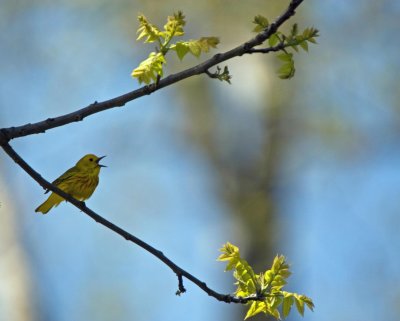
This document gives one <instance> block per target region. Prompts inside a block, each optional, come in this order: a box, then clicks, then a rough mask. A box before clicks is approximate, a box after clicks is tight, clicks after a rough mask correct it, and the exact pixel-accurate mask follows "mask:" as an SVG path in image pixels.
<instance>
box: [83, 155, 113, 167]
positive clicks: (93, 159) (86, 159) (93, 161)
mask: <svg viewBox="0 0 400 321" xmlns="http://www.w3.org/2000/svg"><path fill="white" fill-rule="evenodd" d="M104 157H105V156H101V157H97V156H96V155H93V154H87V155H85V156H83V157H82V158H81V159H80V160H79V161H78V162H77V163H76V167H78V168H86V169H97V168H99V169H100V167H107V166H105V165H101V164H99V162H100V161H101V160H102V159H103V158H104Z"/></svg>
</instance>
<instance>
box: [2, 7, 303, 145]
mask: <svg viewBox="0 0 400 321" xmlns="http://www.w3.org/2000/svg"><path fill="white" fill-rule="evenodd" d="M303 1H304V0H292V1H291V2H290V4H289V6H288V7H287V9H286V10H285V12H284V13H283V14H282V15H281V16H279V17H278V18H277V19H276V20H275V21H274V22H273V23H272V24H270V25H269V26H268V28H266V29H265V30H264V31H263V32H260V33H259V34H257V35H256V36H255V37H254V38H252V39H250V40H249V41H247V42H245V43H243V44H241V45H240V46H238V47H236V48H233V49H231V50H229V51H227V52H224V53H219V54H216V55H214V56H213V57H212V58H210V59H209V60H206V61H205V62H203V63H201V64H198V65H197V66H194V67H192V68H189V69H186V70H183V71H181V72H179V73H176V74H173V75H170V76H168V77H166V78H164V79H161V80H160V81H159V82H158V83H157V84H152V85H148V86H144V87H142V88H139V89H137V90H134V91H131V92H129V93H126V94H124V95H121V96H118V97H115V98H113V99H110V100H106V101H103V102H97V101H95V102H94V103H92V104H90V105H89V106H86V107H84V108H82V109H79V110H77V111H74V112H72V113H69V114H65V115H62V116H59V117H55V118H48V119H46V120H43V121H40V122H37V123H34V124H26V125H22V126H18V127H9V128H3V129H0V131H2V133H3V135H4V137H3V140H4V139H5V140H6V141H9V140H11V139H14V138H17V137H23V136H27V135H32V134H39V133H44V132H45V131H46V130H48V129H51V128H55V127H59V126H63V125H66V124H69V123H72V122H76V121H81V120H83V119H84V118H86V117H88V116H90V115H93V114H95V113H98V112H101V111H104V110H107V109H111V108H114V107H122V106H124V105H125V104H126V103H127V102H130V101H132V100H135V99H137V98H139V97H142V96H145V95H150V94H151V93H153V92H155V91H157V90H159V89H161V88H164V87H167V86H169V85H172V84H174V83H176V82H178V81H181V80H183V79H186V78H189V77H192V76H195V75H200V74H203V73H207V72H208V70H209V69H210V68H211V67H213V66H216V65H218V64H219V63H221V62H224V61H226V60H229V59H231V58H233V57H238V56H242V55H244V54H251V53H255V52H261V53H267V52H270V51H278V50H279V48H277V47H279V45H278V46H277V47H272V48H274V49H272V48H271V49H269V48H265V49H254V47H256V46H259V45H261V44H262V43H264V41H265V40H267V39H268V38H269V37H270V36H271V35H272V34H274V33H275V32H276V31H277V30H278V28H279V27H280V26H281V25H282V24H283V23H284V22H285V21H287V20H288V19H289V18H290V17H292V16H293V15H294V14H295V10H296V8H297V7H298V6H299V5H300V4H301V3H302V2H303ZM0 143H1V141H0Z"/></svg>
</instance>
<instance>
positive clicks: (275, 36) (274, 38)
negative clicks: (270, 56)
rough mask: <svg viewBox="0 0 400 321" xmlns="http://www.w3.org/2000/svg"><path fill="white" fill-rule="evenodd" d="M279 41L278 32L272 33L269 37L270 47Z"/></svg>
mask: <svg viewBox="0 0 400 321" xmlns="http://www.w3.org/2000/svg"><path fill="white" fill-rule="evenodd" d="M278 42H279V36H278V34H277V33H274V34H272V35H271V36H270V37H269V39H268V44H269V45H270V47H273V46H275V45H276V44H277V43H278Z"/></svg>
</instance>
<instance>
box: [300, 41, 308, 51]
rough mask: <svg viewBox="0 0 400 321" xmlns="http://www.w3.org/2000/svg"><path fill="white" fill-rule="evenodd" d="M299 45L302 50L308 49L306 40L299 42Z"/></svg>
mask: <svg viewBox="0 0 400 321" xmlns="http://www.w3.org/2000/svg"><path fill="white" fill-rule="evenodd" d="M300 47H301V48H303V50H304V51H308V43H307V41H302V42H300Z"/></svg>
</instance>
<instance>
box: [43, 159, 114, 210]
mask: <svg viewBox="0 0 400 321" xmlns="http://www.w3.org/2000/svg"><path fill="white" fill-rule="evenodd" d="M104 157H105V156H102V157H97V156H96V155H94V154H87V155H85V156H83V157H82V158H81V159H80V160H79V161H78V162H77V163H76V165H75V166H74V167H71V168H70V169H69V170H67V171H66V172H65V173H64V174H62V175H61V176H60V177H59V178H57V179H56V180H55V181H54V182H53V183H52V184H53V185H54V186H57V187H58V188H59V189H61V190H62V191H64V192H65V193H67V194H69V195H71V196H72V197H73V198H75V199H77V200H79V201H85V200H87V199H88V198H89V197H90V196H92V194H93V192H94V190H95V189H96V187H97V185H98V184H99V174H100V168H101V167H107V166H105V165H101V164H99V162H100V160H102V159H103V158H104ZM48 192H49V190H47V191H46V192H45V193H48ZM62 201H64V198H63V197H61V196H60V195H58V194H56V193H51V194H50V196H49V197H48V199H47V200H46V201H45V202H44V203H43V204H41V205H39V206H38V208H37V209H36V210H35V212H41V213H42V214H46V213H48V212H49V211H50V210H51V209H52V208H53V207H55V206H58V204H60V203H61V202H62Z"/></svg>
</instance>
